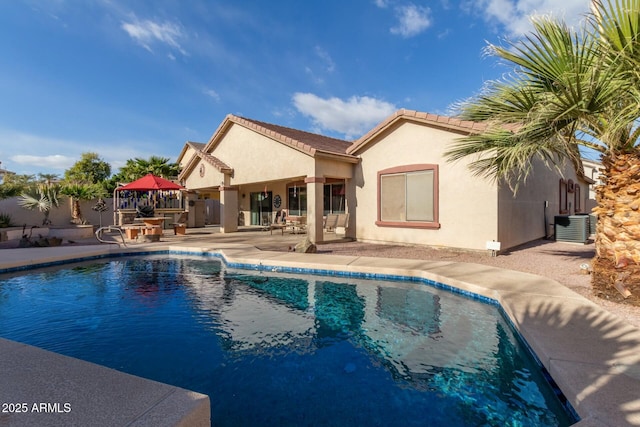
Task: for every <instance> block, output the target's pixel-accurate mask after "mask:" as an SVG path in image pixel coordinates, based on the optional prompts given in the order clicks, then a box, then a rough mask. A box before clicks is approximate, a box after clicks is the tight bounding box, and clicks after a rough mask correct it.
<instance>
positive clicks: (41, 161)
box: [10, 154, 79, 171]
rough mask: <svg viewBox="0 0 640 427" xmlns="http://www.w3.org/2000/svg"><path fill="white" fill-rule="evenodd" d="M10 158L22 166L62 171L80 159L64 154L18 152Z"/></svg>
mask: <svg viewBox="0 0 640 427" xmlns="http://www.w3.org/2000/svg"><path fill="white" fill-rule="evenodd" d="M10 159H11V161H13V162H15V163H17V164H19V165H22V166H29V167H39V168H45V169H55V170H60V171H64V170H65V169H68V168H70V167H71V166H72V165H73V164H74V163H75V162H76V161H77V160H79V159H74V158H72V157H67V156H63V155H61V154H52V155H49V156H29V155H20V154H18V155H15V156H11V157H10Z"/></svg>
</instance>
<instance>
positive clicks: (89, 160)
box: [64, 152, 111, 184]
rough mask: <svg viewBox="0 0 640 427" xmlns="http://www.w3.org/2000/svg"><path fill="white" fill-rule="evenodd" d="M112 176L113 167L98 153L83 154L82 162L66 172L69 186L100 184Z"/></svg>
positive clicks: (76, 163)
mask: <svg viewBox="0 0 640 427" xmlns="http://www.w3.org/2000/svg"><path fill="white" fill-rule="evenodd" d="M109 176H111V165H110V164H109V163H107V162H105V161H104V160H102V159H101V158H100V156H99V155H98V154H97V153H91V152H88V153H82V156H81V158H80V160H78V161H77V162H75V163H74V164H73V166H71V167H70V168H69V169H67V170H66V171H65V172H64V181H65V182H66V183H68V184H72V183H74V184H98V183H102V182H104V181H106V180H107V179H108V178H109Z"/></svg>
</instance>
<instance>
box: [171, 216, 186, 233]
mask: <svg viewBox="0 0 640 427" xmlns="http://www.w3.org/2000/svg"><path fill="white" fill-rule="evenodd" d="M188 218H189V212H182V213H181V214H180V216H179V217H178V219H177V220H176V222H174V223H173V234H174V235H178V234H180V235H184V234H186V232H187V219H188Z"/></svg>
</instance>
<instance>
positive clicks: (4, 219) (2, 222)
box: [0, 212, 11, 228]
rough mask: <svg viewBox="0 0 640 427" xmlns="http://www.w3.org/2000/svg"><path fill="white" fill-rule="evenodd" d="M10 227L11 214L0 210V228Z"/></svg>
mask: <svg viewBox="0 0 640 427" xmlns="http://www.w3.org/2000/svg"><path fill="white" fill-rule="evenodd" d="M6 227H11V215H9V214H7V213H2V212H0V228H6Z"/></svg>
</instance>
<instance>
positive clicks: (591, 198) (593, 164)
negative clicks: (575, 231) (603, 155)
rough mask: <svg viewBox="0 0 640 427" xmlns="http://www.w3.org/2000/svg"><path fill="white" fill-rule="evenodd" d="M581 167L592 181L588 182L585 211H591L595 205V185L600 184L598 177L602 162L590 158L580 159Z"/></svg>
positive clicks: (600, 180)
mask: <svg viewBox="0 0 640 427" xmlns="http://www.w3.org/2000/svg"><path fill="white" fill-rule="evenodd" d="M582 168H583V171H584V175H585V176H586V177H587V178H589V179H590V180H591V181H593V182H592V183H590V184H589V194H588V196H587V212H591V209H593V208H594V207H596V186H598V185H601V184H602V179H601V178H600V169H602V163H600V162H598V161H596V160H591V159H584V158H583V159H582Z"/></svg>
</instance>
